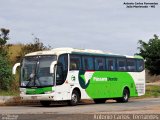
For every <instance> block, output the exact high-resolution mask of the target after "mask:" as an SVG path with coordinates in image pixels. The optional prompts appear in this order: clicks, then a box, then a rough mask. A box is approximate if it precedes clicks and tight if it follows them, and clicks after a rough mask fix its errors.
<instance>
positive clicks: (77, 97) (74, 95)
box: [68, 90, 80, 106]
mask: <svg viewBox="0 0 160 120" xmlns="http://www.w3.org/2000/svg"><path fill="white" fill-rule="evenodd" d="M79 101H80V95H79V93H78V92H77V91H76V90H73V92H72V95H71V100H70V101H69V102H68V104H69V105H71V106H75V105H77V104H78V103H79Z"/></svg>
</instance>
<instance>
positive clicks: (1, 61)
mask: <svg viewBox="0 0 160 120" xmlns="http://www.w3.org/2000/svg"><path fill="white" fill-rule="evenodd" d="M0 32H1V33H0V89H2V90H8V89H9V87H10V85H11V82H12V79H13V77H12V73H11V68H10V66H9V65H10V62H9V60H8V52H7V48H6V43H7V40H9V37H8V35H9V30H8V29H5V28H2V29H0Z"/></svg>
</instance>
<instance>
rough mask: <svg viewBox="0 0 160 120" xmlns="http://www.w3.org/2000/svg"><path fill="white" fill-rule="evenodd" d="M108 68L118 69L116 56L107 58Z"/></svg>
mask: <svg viewBox="0 0 160 120" xmlns="http://www.w3.org/2000/svg"><path fill="white" fill-rule="evenodd" d="M106 68H107V70H110V71H115V70H116V60H115V58H107V59H106Z"/></svg>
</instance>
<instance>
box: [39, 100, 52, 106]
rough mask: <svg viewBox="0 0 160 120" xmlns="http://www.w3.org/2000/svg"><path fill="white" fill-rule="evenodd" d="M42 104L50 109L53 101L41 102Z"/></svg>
mask: <svg viewBox="0 0 160 120" xmlns="http://www.w3.org/2000/svg"><path fill="white" fill-rule="evenodd" d="M40 103H41V105H42V106H44V107H49V106H50V105H51V101H40Z"/></svg>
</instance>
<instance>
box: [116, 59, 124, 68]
mask: <svg viewBox="0 0 160 120" xmlns="http://www.w3.org/2000/svg"><path fill="white" fill-rule="evenodd" d="M117 69H118V71H126V59H121V58H118V59H117Z"/></svg>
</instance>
